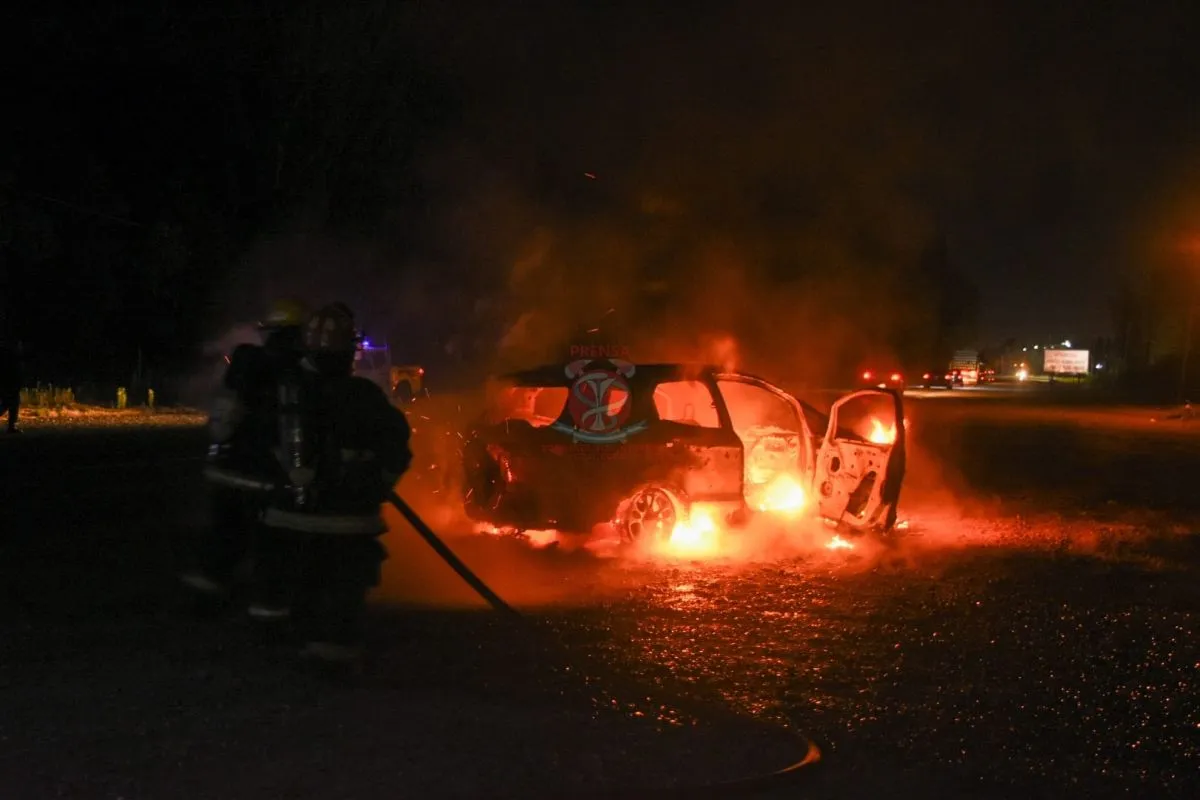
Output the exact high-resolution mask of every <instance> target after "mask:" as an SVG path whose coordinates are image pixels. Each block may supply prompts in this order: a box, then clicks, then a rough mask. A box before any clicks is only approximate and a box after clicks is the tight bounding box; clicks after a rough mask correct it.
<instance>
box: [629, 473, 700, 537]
mask: <svg viewBox="0 0 1200 800" xmlns="http://www.w3.org/2000/svg"><path fill="white" fill-rule="evenodd" d="M688 511H689V504H688V502H687V500H686V499H685V498H684V495H683V493H682V492H680V491H679V490H678V489H675V488H673V487H671V486H668V485H666V484H661V483H648V484H645V485H643V486H639V487H638V488H637V489H635V490H634V491H633V493H631V494H630V495H629V497H627V498H626V499H625V500H622V501H621V503H620V504H619V505H618V506H617V513H616V520H617V528H618V531H619V533H620V534H621V540H622V541H623V542H625V543H627V544H632V543H635V542H640V541H645V540H649V539H655V540H657V541H666V540H667V539H669V538H670V536H671V533H672V532H673V531H674V530H675V525H676V524H677V523H678V522H679V521H680V520H684V519H687V516H688Z"/></svg>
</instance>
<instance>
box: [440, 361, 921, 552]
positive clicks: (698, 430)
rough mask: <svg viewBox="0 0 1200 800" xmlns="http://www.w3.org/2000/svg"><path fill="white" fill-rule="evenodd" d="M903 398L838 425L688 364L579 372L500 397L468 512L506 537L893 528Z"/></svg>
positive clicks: (737, 377) (472, 469)
mask: <svg viewBox="0 0 1200 800" xmlns="http://www.w3.org/2000/svg"><path fill="white" fill-rule="evenodd" d="M903 419H904V417H903V408H902V404H901V398H900V394H899V393H898V392H894V391H889V390H878V389H869V390H864V391H858V392H853V393H851V394H849V395H847V396H845V397H842V398H841V399H839V400H838V401H837V402H836V403H834V404H833V406H832V407H831V409H830V410H829V412H828V414H823V413H821V412H820V411H818V410H817V409H816V408H814V407H813V406H811V405H809V404H807V403H804V402H802V401H801V400H799V399H798V398H796V397H795V396H793V395H792V394H790V393H788V392H786V391H784V390H783V389H781V388H780V387H778V386H776V385H775V384H772V383H770V382H768V381H766V380H764V379H762V378H758V377H756V376H753V375H748V374H744V373H738V372H729V371H724V370H721V369H719V368H717V367H712V366H702V365H687V364H638V365H634V364H630V363H628V362H607V361H604V362H586V363H585V362H582V361H578V362H574V363H573V364H571V365H567V366H566V367H565V368H564V367H563V366H562V365H554V366H545V367H540V368H537V369H532V370H528V371H523V372H516V373H510V374H508V375H505V376H503V377H501V378H500V379H498V380H497V381H495V382H493V384H492V385H491V386H489V390H488V398H487V408H486V411H485V412H484V414H483V416H482V417H481V418H480V419H479V420H478V421H477V422H476V423H475V424H474V425H473V426H472V427H471V429H470V430H469V431H468V432H467V434H466V436H465V439H466V444H465V446H464V450H463V454H464V469H465V476H464V477H465V482H464V489H463V491H464V506H465V509H466V511H467V513H468V515H469V516H470V517H472V518H473V519H475V520H477V521H479V522H484V523H487V524H489V525H493V526H496V527H498V528H511V529H514V530H544V529H555V530H558V531H560V532H577V533H585V532H589V531H591V530H592V529H593V528H594V527H595V526H597V525H601V524H611V525H613V526H614V527H615V528H616V529H617V530H618V531H619V532H620V534H621V536H622V538H624V539H626V540H628V541H633V540H638V539H641V538H643V537H645V536H647V535H651V536H663V535H668V536H669V535H670V534H671V532H672V531H673V530H674V528H675V526H676V525H678V524H681V523H686V521H687V520H689V518H691V516H692V514H693V511H694V509H697V508H700V507H703V508H705V509H706V510H707V511H711V512H713V513H715V515H716V516H717V518H718V519H719V520H720V521H721V522H723V524H725V525H729V526H736V525H738V524H740V523H741V522H744V521H745V520H746V519H747V518H748V517H749V516H750V515H752V514H755V513H770V512H779V513H784V514H788V515H789V516H790V515H796V514H801V513H803V514H814V515H818V516H820V517H823V518H825V519H827V520H831V521H833V522H835V523H838V524H840V525H841V526H842V527H844V528H847V529H850V530H857V531H866V530H880V531H886V530H890V529H891V527H892V526H893V524H894V522H895V518H896V516H895V515H896V502H897V500H898V497H899V491H900V484H901V482H902V480H903V475H904V460H905V457H904V423H903Z"/></svg>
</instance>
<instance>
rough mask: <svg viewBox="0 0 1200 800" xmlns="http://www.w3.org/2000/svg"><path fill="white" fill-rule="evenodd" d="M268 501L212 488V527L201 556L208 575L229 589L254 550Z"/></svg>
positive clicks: (251, 493)
mask: <svg viewBox="0 0 1200 800" xmlns="http://www.w3.org/2000/svg"><path fill="white" fill-rule="evenodd" d="M266 500H267V498H266V495H265V493H263V492H256V491H250V490H244V489H232V488H229V487H226V486H220V485H210V487H209V511H210V514H211V515H212V516H211V524H210V525H209V527H208V530H207V531H206V532H205V535H204V538H203V539H201V541H200V547H199V554H198V556H199V562H200V564H199V566H200V569H201V570H203V572H204V574H205V575H207V576H208V577H210V578H212V579H213V580H216V581H218V582H220V583H222V584H224V585H226V586H228V585H229V584H230V583H232V582H233V579H234V575H235V573H236V572H237V569H238V566H239V565H240V564H241V563H242V562H243V561H244V560H245V559H246V558H247V557H248V556H249V555H250V552H251V550H252V548H253V545H254V541H255V539H256V538H257V532H258V530H259V526H260V525H261V523H260V522H259V519H260V517H261V515H262V510H263V507H264V506H265V505H266Z"/></svg>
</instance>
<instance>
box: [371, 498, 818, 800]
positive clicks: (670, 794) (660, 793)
mask: <svg viewBox="0 0 1200 800" xmlns="http://www.w3.org/2000/svg"><path fill="white" fill-rule="evenodd" d="M388 501H389V502H390V503H391V504H392V505H393V506H395V508H396V510H397V511H399V512H400V514H401V516H403V517H404V519H405V520H406V521H407V522H408V523H409V525H411V526H412V527H413V529H414V530H415V531H416V532H417V534H418V535H419V536H420V537H421V538H422V539H424V540H425V542H426V544H428V545H429V546H430V547H432V548H433V550H434V552H436V553H437V554H438V555H439V556H440V557H441V558H442V559H443V560H444V561H445V562H446V563H447V564H448V565H449V566H450V568H451V569H453V570H454V572H455V573H456V574H457V575H458V576H459V577H460V578H462V579H463V580H464V581H465V582H466V583H467V585H469V586H470V587H471V588H472V589H474V590H475V592H477V593H478V594H479V596H480V597H482V598H483V599H484V600H485V601H486V602H487V603H488V605H490V606H491V607H492V608H493V609H495V610H496V611H498V612H500V613H501V614H503V615H504V616H506V617H508V618H510V619H513V620H518V621H520V622H522V623H525V624H529V622H530V621H529V619H528V618H527V617H525V616H524V615H523V614H521V612H519V611H518V610H517V609H515V608H513V607H512V606H511V605H509V604H508V603H507V602H505V601H504V599H503V598H502V597H500V595H498V594H496V592H495V591H493V590H492V588H491V587H490V586H488V585H487V584H486V583H485V582H484V581H483V580H482V579H481V578H480V577H479V576H478V575H476V574H475V573H474V572H473V571H472V570H471V568H470V567H468V566H467V565H466V564H464V563H463V561H462V560H461V559H460V558H459V557H458V556H457V555H455V553H454V551H453V550H451V549H450V547H449V546H448V545H447V544H446V543H445V542H443V541H442V540H441V538H440V537H439V536H438V535H437V534H436V533H434V531H433V529H432V528H430V527H429V526H428V525H427V524H425V521H424V520H423V519H421V517H420V515H418V514H417V512H416V511H414V510H413V509H412V507H411V506H409V505H408V503H406V502H405V501H404V499H403V498H401V497H400V495H398V494H396V492H394V491H393V492H390V493H389V494H388ZM632 690H633V691H634V692H636V693H638V694H640V695H642V696H645V693H646V688H645V687H644V686H636V687H632ZM660 695H661V692H660ZM662 699H664V700H666V701H668V703H669V704H670V705H673V706H675V707H676V708H679V709H680V710H682V711H687V710H688V708H689V707H690V706H693V705H694V704H693V703H692V702H690V701H687V700H684V699H682V698H678V697H670V698H665V697H664V698H662ZM689 713H693V712H689ZM695 715H696V716H700V714H695ZM803 742H804V746H805V752H804V757H803V758H801V759H800V760H799V761H796V762H795V763H793V764H790V765H788V766H786V767H784V768H783V769H780V770H776V771H775V772H770V773H766V774H763V775H752V776H749V777H745V778H737V779H734V780H730V781H721V782H716V783H707V784H700V785H690V786H688V785H684V786H674V787H655V788H653V789H644V788H643V789H637V790H630V789H604V790H599V791H596V792H585V793H582V794H581V793H579V792H578V791H574V792H572V793H571V794H572V796H573V797H576V798H591V800H603V799H605V798H613V799H614V800H615V799H616V798H621V799H622V800H638V798H643V797H644V798H647V799H648V800H649V798H653V800H668V799H669V798H675V797H678V798H681V800H682V798H688V800H694V798H725V797H744V796H750V795H755V794H759V793H762V792H767V791H771V790H776V789H780V788H782V787H786V786H792V785H793V783H794V781H795V780H796V779H797V778H798V777H799V776H800V775H801V774H802V773H804V774H806V773H808V772H809V771H811V770H809V769H806V768H810V767H812V766H813V765H814V764H817V763H818V762H820V760H821V750H820V748H818V747H817V745H816V744H815V743H814V742H813V741H812V740H810V739H807V738H804V739H803Z"/></svg>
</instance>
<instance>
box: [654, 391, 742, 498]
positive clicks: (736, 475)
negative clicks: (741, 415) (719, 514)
mask: <svg viewBox="0 0 1200 800" xmlns="http://www.w3.org/2000/svg"><path fill="white" fill-rule="evenodd" d="M642 400H643V402H646V401H648V402H649V404H650V407H649V408H647V409H646V411H647V412H648V413H649V416H650V418H651V419H652V420H653V422H652V423H651V425H650V427H649V429H648V430H647V431H646V432H645V433H643V434H639V437H641V440H640V441H639V444H649V445H650V447H649V448H647V449H643V450H642V452H648V453H654V454H655V455H656V456H657V457H658V459H659V463H660V464H662V469H661V470H660V471H659V472H658V474H659V475H660V476H661V477H662V478H663V479H666V480H668V481H669V482H670V483H672V484H673V485H675V486H677V487H678V488H679V489H681V490H682V491H683V492H684V493H685V494H686V495H687V496H688V498H689V499H690V500H691V501H692V502H715V503H739V504H740V503H741V502H742V496H743V492H742V488H743V486H742V481H743V478H742V474H743V448H742V443H741V441H740V440H739V439H738V437H737V435H736V433H735V432H734V430H733V427H732V425H731V424H730V421H729V414H728V410H727V409H726V407H725V404H724V402H723V401H722V398H721V393H720V390H719V389H718V388H717V385H716V383H715V382H714V381H712V379H711V377H710V376H708V375H703V376H696V377H693V378H683V377H676V378H672V379H669V380H663V381H658V382H657V383H656V384H655V386H654V389H653V392H652V393H651V394H650V396H649V397H648V398H643V399H642Z"/></svg>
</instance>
